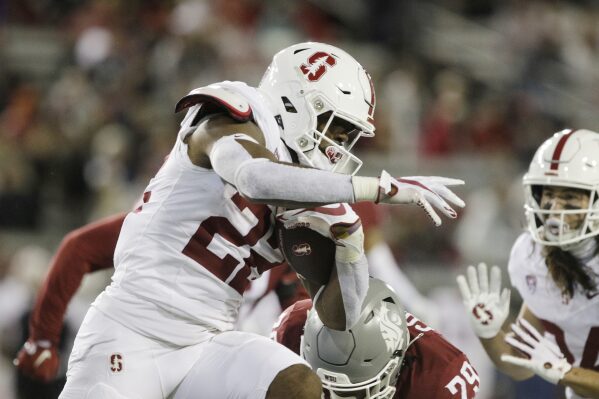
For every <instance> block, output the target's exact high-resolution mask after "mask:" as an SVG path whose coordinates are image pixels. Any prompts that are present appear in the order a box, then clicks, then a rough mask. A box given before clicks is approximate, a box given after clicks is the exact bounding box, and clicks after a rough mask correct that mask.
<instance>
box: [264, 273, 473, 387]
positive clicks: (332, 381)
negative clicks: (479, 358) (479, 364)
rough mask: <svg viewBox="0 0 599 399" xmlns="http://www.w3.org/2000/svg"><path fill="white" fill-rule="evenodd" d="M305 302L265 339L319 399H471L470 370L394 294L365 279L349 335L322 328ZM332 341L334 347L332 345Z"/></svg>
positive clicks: (283, 316) (286, 314)
mask: <svg viewBox="0 0 599 399" xmlns="http://www.w3.org/2000/svg"><path fill="white" fill-rule="evenodd" d="M311 309H312V302H311V301H310V300H309V299H306V300H302V301H299V302H296V303H295V304H294V305H292V306H291V307H289V308H287V309H286V310H285V311H284V312H283V313H282V314H281V316H280V317H279V320H278V321H277V323H276V324H275V325H274V327H273V333H272V338H273V339H274V340H276V341H277V342H279V343H281V344H283V345H285V346H286V347H288V348H289V349H291V350H293V351H294V352H296V353H301V354H302V356H303V357H304V358H306V360H307V361H308V363H309V364H310V365H311V366H312V368H313V369H314V371H316V373H317V374H318V375H319V376H320V378H321V380H322V381H323V388H324V390H325V397H327V398H341V397H343V398H347V397H351V398H387V399H390V398H397V399H400V398H401V399H449V398H456V399H461V398H474V397H475V396H476V392H477V391H478V387H479V384H480V381H479V378H478V374H477V373H476V370H474V368H473V367H472V366H471V365H470V363H469V361H468V358H467V357H466V355H465V354H464V353H462V352H461V351H460V350H459V349H457V348H456V347H454V346H453V345H452V344H450V343H449V342H447V341H446V340H445V339H444V338H443V337H442V336H441V335H440V334H439V333H437V332H436V331H435V330H433V329H432V328H430V327H428V326H427V325H426V324H425V323H423V322H422V321H420V320H419V319H417V318H416V317H414V316H413V315H412V314H410V313H404V310H403V308H402V306H401V304H400V302H399V298H398V297H397V295H396V293H395V292H394V291H393V290H392V289H391V288H390V287H389V286H388V285H386V284H385V283H383V282H382V281H381V280H378V279H374V278H371V281H370V288H369V290H368V294H367V296H366V299H365V300H364V305H363V308H362V314H361V317H360V319H359V321H358V322H357V323H356V324H355V325H354V326H353V327H352V328H351V329H350V330H349V331H334V330H330V329H328V328H327V327H325V326H324V325H323V324H322V322H321V321H320V319H319V318H318V314H317V313H316V312H314V311H311ZM333 342H334V344H333Z"/></svg>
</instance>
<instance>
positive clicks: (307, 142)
mask: <svg viewBox="0 0 599 399" xmlns="http://www.w3.org/2000/svg"><path fill="white" fill-rule="evenodd" d="M259 89H260V90H261V91H262V92H263V93H264V94H265V95H266V96H267V97H268V98H269V100H270V101H271V103H272V104H273V106H274V107H275V112H276V113H277V116H276V117H277V121H278V122H279V125H280V127H281V138H282V139H283V141H285V144H287V146H288V147H290V148H291V149H292V150H293V151H295V152H296V153H297V155H298V158H299V161H300V163H302V164H305V165H309V166H312V167H316V168H319V169H325V170H332V171H335V172H340V173H347V174H354V173H356V172H357V171H358V169H360V167H361V166H362V161H361V160H360V159H359V158H357V157H356V156H355V155H353V154H351V153H350V150H351V149H352V147H353V146H354V145H355V143H356V141H357V140H358V139H359V138H360V137H361V136H368V137H372V136H374V125H373V116H374V107H375V94H374V86H373V85H372V79H371V78H370V75H369V74H368V73H367V72H366V71H365V70H364V68H363V67H362V66H361V65H360V64H359V63H358V61H356V60H355V59H354V58H353V57H352V56H351V55H349V54H347V53H346V52H345V51H343V50H341V49H339V48H337V47H334V46H331V45H328V44H322V43H313V42H308V43H300V44H295V45H293V46H290V47H287V48H285V49H283V50H281V51H280V52H278V53H277V54H275V56H274V57H273V60H272V63H271V64H270V66H269V67H268V69H267V71H266V73H265V74H264V76H263V77H262V81H261V82H260V85H259ZM338 123H342V124H344V125H347V126H349V127H350V129H351V130H352V133H351V134H349V139H348V140H347V142H345V143H342V144H340V143H337V142H335V141H333V140H331V139H329V138H328V137H326V136H325V134H326V132H327V129H329V127H330V126H331V124H338ZM319 125H320V126H321V129H319ZM354 129H355V130H354ZM348 130H349V129H348ZM323 144H324V145H323ZM319 146H320V147H321V148H323V150H319Z"/></svg>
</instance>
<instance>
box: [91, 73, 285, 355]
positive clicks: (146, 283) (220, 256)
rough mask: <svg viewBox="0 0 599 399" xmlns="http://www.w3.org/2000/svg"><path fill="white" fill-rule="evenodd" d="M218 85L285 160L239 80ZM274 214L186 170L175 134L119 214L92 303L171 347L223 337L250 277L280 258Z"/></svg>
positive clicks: (269, 121) (199, 171)
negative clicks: (136, 201)
mask: <svg viewBox="0 0 599 399" xmlns="http://www.w3.org/2000/svg"><path fill="white" fill-rule="evenodd" d="M218 85H219V86H226V87H227V89H229V90H231V91H233V92H235V93H238V94H240V95H242V96H243V97H244V98H245V99H247V101H248V102H249V105H250V107H251V109H252V114H253V117H254V121H255V122H256V123H257V125H258V126H259V127H260V129H261V130H262V132H263V133H264V135H265V140H266V146H267V148H268V149H269V150H270V151H272V152H273V153H274V154H275V155H276V156H277V157H278V158H279V159H280V160H282V161H286V162H290V161H291V157H290V155H289V152H288V150H287V148H286V147H285V145H284V143H283V142H282V141H281V139H280V135H279V134H280V133H279V127H278V125H277V123H276V120H275V115H274V114H273V113H272V112H271V111H270V109H269V108H268V104H267V103H266V101H265V100H264V99H263V98H262V96H261V94H260V93H259V92H258V90H256V89H255V88H252V87H249V86H247V85H246V84H244V83H241V82H222V83H219V84H218ZM274 216H275V209H274V207H270V206H266V205H257V204H252V203H250V202H249V201H247V200H245V199H244V198H243V197H242V196H241V195H240V194H239V192H237V190H236V189H235V187H234V186H232V185H230V184H228V183H226V182H225V181H223V180H222V179H221V178H220V177H219V176H218V175H217V174H216V173H215V172H214V171H213V170H212V169H204V168H201V167H198V166H195V165H194V164H193V163H192V162H191V160H190V159H189V157H188V155H187V145H186V144H185V143H184V142H183V141H182V140H181V138H180V137H178V138H177V139H176V143H175V145H174V147H173V149H172V151H171V153H170V154H169V156H168V159H167V160H166V162H165V163H164V165H163V166H162V168H161V169H160V170H159V171H158V173H157V174H156V176H155V177H154V178H153V179H152V180H151V181H150V183H149V185H148V186H147V188H146V190H145V193H144V198H143V204H142V205H141V206H140V207H139V208H137V209H136V210H134V211H133V212H131V213H129V214H128V215H127V217H126V219H125V222H124V224H123V227H122V229H121V233H120V236H119V240H118V243H117V247H116V251H115V258H114V264H115V273H114V275H113V277H112V284H111V285H110V286H109V287H107V288H106V290H105V291H104V292H103V293H102V294H100V296H99V297H98V299H96V301H95V303H94V304H93V306H95V307H96V308H98V309H99V310H100V311H102V312H104V313H105V314H107V315H108V316H109V317H111V318H113V319H115V320H116V321H118V322H120V323H122V324H124V325H125V326H127V327H129V328H131V329H132V330H134V331H137V332H138V333H140V334H143V335H145V336H149V337H152V338H155V339H159V340H164V341H167V342H169V343H173V344H175V345H190V344H194V343H197V342H199V341H201V340H202V339H205V337H206V336H207V335H206V334H205V333H206V332H215V331H226V330H231V329H233V327H234V324H235V321H236V319H237V316H238V312H239V306H240V303H241V298H242V294H243V292H244V290H245V289H246V287H247V285H248V284H249V282H250V280H253V279H255V278H257V277H259V276H260V274H261V273H262V272H264V271H265V270H268V269H270V268H272V267H274V266H276V265H278V264H280V263H281V262H282V261H283V257H282V254H281V252H280V251H279V250H278V248H277V245H276V239H275V235H274V234H273V229H274V220H275V218H274Z"/></svg>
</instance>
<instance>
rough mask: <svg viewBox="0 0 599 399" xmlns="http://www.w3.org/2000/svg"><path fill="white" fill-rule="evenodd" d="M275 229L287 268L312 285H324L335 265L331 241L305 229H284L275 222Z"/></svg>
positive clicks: (333, 248)
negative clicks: (289, 267)
mask: <svg viewBox="0 0 599 399" xmlns="http://www.w3.org/2000/svg"><path fill="white" fill-rule="evenodd" d="M275 228H276V232H277V239H278V242H279V247H280V248H281V251H282V252H283V255H284V256H285V260H286V261H287V263H288V264H289V266H291V268H292V269H293V270H295V272H296V273H297V274H299V275H300V276H301V277H303V278H305V279H306V280H309V281H310V282H312V283H315V284H318V285H324V284H326V283H327V282H328V281H329V277H330V276H331V272H332V270H333V267H334V265H335V243H334V242H333V240H331V239H329V238H327V237H325V236H323V235H321V234H319V233H317V232H316V231H314V230H311V229H309V228H307V227H295V228H292V229H286V228H285V227H284V226H283V224H282V223H280V222H277V224H276V227H275Z"/></svg>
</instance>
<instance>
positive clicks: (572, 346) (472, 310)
mask: <svg viewBox="0 0 599 399" xmlns="http://www.w3.org/2000/svg"><path fill="white" fill-rule="evenodd" d="M523 183H524V188H525V194H526V205H525V210H526V216H527V219H528V231H527V232H526V233H523V234H522V235H521V236H520V237H519V238H518V239H517V240H516V242H515V243H514V246H513V247H512V252H511V254H510V259H509V264H508V272H509V276H510V280H511V283H512V285H513V286H514V287H515V288H516V289H517V290H518V292H519V293H520V296H521V297H522V299H523V304H522V308H521V309H520V313H519V315H518V319H517V322H516V323H515V324H512V326H511V331H509V330H508V329H504V328H503V327H502V325H503V323H504V321H505V319H506V318H507V316H508V311H509V300H510V291H509V289H507V288H504V289H503V290H502V289H501V272H500V269H499V267H497V266H493V267H492V269H491V273H490V275H489V272H488V270H487V266H486V264H484V263H481V264H479V265H478V268H474V267H473V266H469V267H468V270H467V276H466V277H464V276H459V277H458V285H459V287H460V291H461V293H462V296H463V300H464V305H465V306H466V309H467V311H468V314H469V315H470V320H471V322H472V326H473V328H474V331H475V332H476V334H477V335H478V336H479V338H480V341H481V343H482V345H483V347H484V348H485V350H486V351H487V354H488V355H489V357H490V358H491V360H492V361H493V362H494V363H495V365H496V366H497V367H498V368H499V369H500V370H501V371H503V372H505V373H506V374H508V375H509V376H511V377H512V378H514V379H517V380H523V379H527V378H530V377H532V376H533V375H535V374H536V375H539V376H540V377H542V378H544V379H545V380H547V381H549V382H551V383H553V384H561V385H563V386H565V387H566V396H567V397H568V398H569V399H571V398H599V245H598V243H599V238H598V235H599V201H598V198H597V195H598V188H599V134H598V133H596V132H592V131H590V130H564V131H561V132H558V133H555V134H554V135H553V136H552V137H551V138H549V139H547V140H546V141H545V142H544V143H543V144H542V145H541V146H540V147H539V149H538V150H537V152H536V154H535V155H534V158H533V159H532V162H531V164H530V167H529V170H528V173H526V175H525V176H524V179H523Z"/></svg>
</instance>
